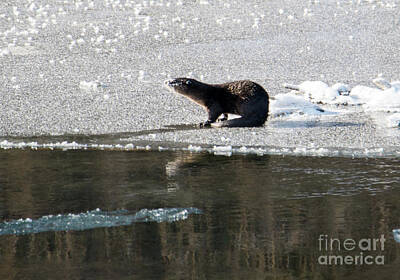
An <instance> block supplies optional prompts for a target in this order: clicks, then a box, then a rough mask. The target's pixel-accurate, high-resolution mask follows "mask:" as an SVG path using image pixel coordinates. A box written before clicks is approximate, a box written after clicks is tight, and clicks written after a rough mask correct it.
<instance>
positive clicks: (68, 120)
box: [0, 0, 400, 156]
mask: <svg viewBox="0 0 400 280" xmlns="http://www.w3.org/2000/svg"><path fill="white" fill-rule="evenodd" d="M399 9H400V8H399V6H398V5H396V2H395V1H388V0H384V1H372V0H371V1H274V0H271V1H211V0H210V1H203V0H201V1H163V0H159V1H112V0H105V1H30V0H27V1H5V2H4V1H3V2H2V3H1V4H0V66H1V69H2V70H1V72H0V83H1V85H2V86H1V89H0V93H1V94H0V101H1V102H0V135H1V136H2V141H3V145H2V146H7V145H8V146H10V145H11V147H13V145H14V144H18V143H19V142H21V141H25V142H26V139H22V140H21V139H18V137H31V136H41V137H44V138H42V142H44V143H47V142H50V143H53V142H54V139H52V138H51V137H50V138H48V136H57V137H58V138H59V139H58V140H60V141H61V142H63V141H68V142H71V141H70V140H71V138H70V136H71V135H99V134H112V133H135V132H141V133H139V134H140V136H137V133H136V134H134V135H127V137H126V138H127V139H125V138H123V139H122V140H121V139H120V138H116V139H114V140H115V141H117V142H118V141H120V144H123V145H125V144H130V143H132V144H134V145H136V144H138V142H141V143H143V142H144V143H146V142H148V143H153V142H154V141H155V142H156V144H155V145H152V147H155V148H156V149H157V148H158V147H159V146H161V147H163V146H173V147H175V148H176V147H181V146H183V147H188V146H189V145H190V144H192V145H197V146H202V147H204V146H210V145H211V147H212V146H213V145H218V146H232V147H239V148H240V147H242V146H245V147H246V148H249V147H257V148H258V147H261V148H262V149H263V150H266V151H267V153H269V152H268V151H270V150H271V149H273V150H274V151H276V152H277V153H278V154H279V153H285V151H286V149H289V150H292V149H296V148H299V149H303V150H304V151H306V152H305V153H303V154H318V152H315V153H314V151H316V150H319V151H320V152H321V151H327V152H324V153H323V155H326V154H332V155H336V154H338V153H340V151H341V150H348V151H349V153H350V154H351V153H352V152H353V151H354V153H355V154H357V155H358V154H359V155H361V156H364V155H366V156H368V155H369V154H370V151H371V150H376V149H378V154H380V155H384V156H385V155H389V156H393V155H394V156H397V155H398V154H397V153H396V150H397V148H398V143H399V139H400V138H399V137H400V136H399V135H400V133H399V130H398V129H396V128H387V127H385V126H384V125H381V124H380V122H379V119H380V118H381V117H382V116H381V115H382V114H383V113H381V112H372V113H371V112H365V111H364V110H363V109H360V108H354V107H351V108H350V107H344V108H338V107H335V108H333V110H334V111H340V114H335V115H327V116H325V115H322V116H307V115H306V116H304V115H303V116H302V115H299V114H297V115H292V116H288V117H285V116H284V117H274V116H271V118H270V120H269V121H267V123H266V125H265V126H264V127H263V128H254V129H246V128H244V129H243V128H241V129H220V130H208V129H206V130H199V129H196V128H195V127H192V129H190V127H191V125H192V124H196V123H199V122H201V121H204V120H205V118H206V114H205V112H204V111H202V109H201V108H200V107H199V106H197V105H195V104H193V103H191V102H190V101H188V100H186V99H184V98H183V97H179V96H176V95H174V94H171V93H170V92H168V91H167V90H166V89H165V88H164V87H163V81H164V80H165V79H167V78H170V77H178V76H190V77H194V78H196V79H199V80H202V81H205V82H208V83H220V82H226V81H232V80H238V79H250V80H253V81H256V82H258V83H260V84H261V85H263V86H264V87H265V88H266V89H267V91H268V92H269V93H270V95H271V96H276V95H278V94H285V93H287V92H288V90H287V89H284V88H283V87H282V84H283V83H292V84H299V83H301V82H302V81H307V80H321V81H324V82H326V83H328V84H329V85H332V84H334V83H336V82H342V83H346V84H349V85H350V86H351V87H353V86H355V85H365V86H370V87H372V86H373V85H372V83H371V80H372V79H373V78H376V77H377V76H378V75H381V76H383V77H385V78H386V79H388V80H392V81H395V80H399V79H400V76H399V72H398V65H399V64H400V58H399V54H398V50H399V47H400V46H399V44H400V43H399V42H400V38H399V37H400V33H399V32H398V30H399V27H400V23H399V18H398V14H399ZM328 110H332V108H328ZM171 126H172V127H175V129H171ZM176 127H177V129H176ZM182 127H183V129H182ZM146 131H148V133H146ZM60 135H61V136H62V135H69V136H65V137H64V139H62V137H61V139H60V137H59V136H60ZM135 135H136V136H135ZM12 137H17V140H16V139H15V138H12ZM46 137H47V138H46ZM4 140H7V143H5V142H4ZM10 143H11V144H10ZM55 143H56V142H55ZM167 143H168V145H167ZM171 143H172V144H171ZM5 144H7V145H5ZM80 144H88V142H83V143H80ZM100 144H101V143H100ZM104 144H106V143H104ZM14 146H15V145H14ZM145 146H146V145H145ZM321 149H322V150H321ZM289 154H290V153H289Z"/></svg>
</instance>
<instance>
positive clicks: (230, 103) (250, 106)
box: [165, 78, 269, 127]
mask: <svg viewBox="0 0 400 280" xmlns="http://www.w3.org/2000/svg"><path fill="white" fill-rule="evenodd" d="M165 84H166V86H167V87H168V88H169V89H171V90H172V91H175V92H176V93H179V94H182V95H184V96H185V97H187V98H189V99H191V100H192V101H194V102H196V103H197V104H199V105H201V106H203V107H204V108H205V109H206V111H207V113H208V119H207V121H206V122H205V123H203V125H204V126H209V125H212V126H213V127H254V126H262V125H263V124H264V122H265V121H266V120H267V117H268V107H269V96H268V93H267V92H266V91H265V90H264V89H263V88H262V87H261V86H260V85H258V84H256V83H254V82H252V81H248V80H243V81H235V82H230V83H224V84H205V83H202V82H199V81H197V80H194V79H188V78H177V79H173V80H169V81H166V83H165ZM227 114H236V115H240V116H241V118H237V119H231V120H224V119H227V117H228V115H227ZM220 115H223V120H222V121H220V122H216V121H217V119H218V117H219V116H220Z"/></svg>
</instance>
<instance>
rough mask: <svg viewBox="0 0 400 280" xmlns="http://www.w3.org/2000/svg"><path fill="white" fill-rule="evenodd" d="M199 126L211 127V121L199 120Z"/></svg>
mask: <svg viewBox="0 0 400 280" xmlns="http://www.w3.org/2000/svg"><path fill="white" fill-rule="evenodd" d="M199 127H200V128H205V127H211V122H210V121H206V122H201V123H199Z"/></svg>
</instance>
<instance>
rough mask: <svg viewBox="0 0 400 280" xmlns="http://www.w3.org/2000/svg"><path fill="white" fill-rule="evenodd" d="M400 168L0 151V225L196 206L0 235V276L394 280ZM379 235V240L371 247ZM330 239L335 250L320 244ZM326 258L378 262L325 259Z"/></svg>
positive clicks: (299, 160) (180, 155)
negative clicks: (182, 213) (350, 243)
mask: <svg viewBox="0 0 400 280" xmlns="http://www.w3.org/2000/svg"><path fill="white" fill-rule="evenodd" d="M399 164H400V160H399V159H371V158H370V159H350V158H316V157H281V156H262V157H259V156H232V157H225V156H215V155H210V154H208V153H204V154H202V153H194V154H190V153H184V152H123V151H82V150H77V151H32V150H0V223H1V224H0V227H1V226H4V225H5V222H6V221H7V222H10V221H11V222H12V221H14V220H18V219H21V218H23V219H26V218H29V219H32V223H35V222H37V221H42V220H43V217H48V215H57V214H61V216H59V217H60V219H64V218H65V217H71V215H72V214H74V215H81V216H82V215H83V217H84V218H85V217H86V215H88V213H87V211H101V213H105V215H106V216H107V215H109V216H110V215H111V216H112V217H115V215H116V214H115V213H119V214H118V215H120V214H121V215H122V216H121V217H136V216H135V213H136V214H137V213H139V212H140V211H143V209H159V208H162V209H176V208H180V209H189V208H190V209H199V210H201V214H200V213H197V214H190V215H188V216H187V217H185V219H176V220H172V221H171V220H160V221H151V220H132V221H131V222H128V223H120V224H113V225H112V226H106V225H104V226H102V221H101V220H100V221H97V220H96V221H94V223H100V224H99V226H98V227H91V226H89V224H88V225H85V221H86V220H85V219H83V220H82V221H83V222H82V224H83V227H82V230H69V231H66V230H60V231H58V230H57V231H55V230H50V229H48V230H44V231H43V232H39V233H29V232H28V233H27V234H4V235H0V279H56V278H60V277H61V278H64V279H244V278H245V279H396V277H397V275H398V274H399V272H400V266H399V264H400V244H398V243H396V242H395V241H394V240H393V236H392V230H393V229H396V228H400V206H399V205H400V203H399V201H400V165H399ZM191 207H193V208H191ZM97 208H99V209H101V210H96V209H97ZM89 213H91V212H89ZM107 213H108V214H107ZM125 213H129V215H130V216H126V215H125ZM73 217H74V216H73ZM107 217H108V216H107ZM68 219H69V218H68ZM29 221H30V220H29ZM54 223H57V221H55V222H54ZM88 223H89V222H88ZM85 226H86V228H85ZM382 235H383V238H385V241H384V244H382V242H381V240H380V241H377V242H376V244H375V245H377V246H376V247H375V250H374V248H373V247H367V245H368V240H370V242H372V241H371V240H372V239H375V238H376V239H380V238H382ZM321 236H322V237H321ZM332 238H333V239H337V240H339V242H342V243H341V247H340V248H339V247H338V243H337V242H336V243H333V244H334V246H333V247H332V249H331V248H329V247H327V248H328V249H326V248H325V247H324V246H325V244H326V243H324V242H325V240H330V239H332ZM319 239H321V241H319ZM346 239H353V240H354V241H355V242H356V243H357V246H355V248H353V249H354V250H346V249H345V248H344V247H343V241H344V240H346ZM363 239H366V240H364V243H362V246H361V247H362V248H361V247H360V246H359V244H358V242H359V241H360V240H363ZM370 244H372V243H370ZM381 245H384V246H383V247H382V246H381ZM347 248H348V247H347ZM327 255H333V256H341V257H346V256H350V258H353V259H354V258H355V257H356V256H364V257H370V258H368V259H367V261H368V260H373V263H372V264H366V263H363V264H360V263H358V264H354V262H353V264H342V265H340V263H338V264H334V263H333V264H331V265H326V264H323V263H321V257H324V256H327ZM322 260H323V259H322ZM382 260H383V261H384V263H382Z"/></svg>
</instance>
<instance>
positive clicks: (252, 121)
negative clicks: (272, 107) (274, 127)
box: [211, 117, 265, 127]
mask: <svg viewBox="0 0 400 280" xmlns="http://www.w3.org/2000/svg"><path fill="white" fill-rule="evenodd" d="M264 122H265V120H260V119H256V118H244V117H241V118H237V119H231V120H227V121H222V122H215V123H212V124H211V126H212V127H256V126H262V125H263V124H264Z"/></svg>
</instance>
